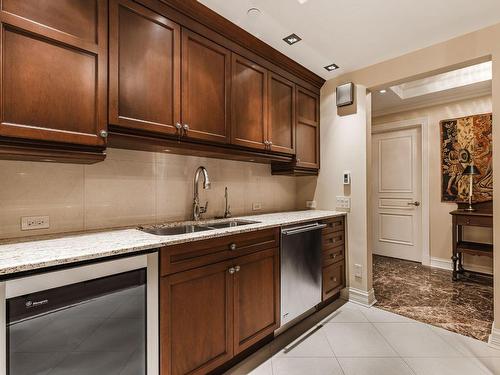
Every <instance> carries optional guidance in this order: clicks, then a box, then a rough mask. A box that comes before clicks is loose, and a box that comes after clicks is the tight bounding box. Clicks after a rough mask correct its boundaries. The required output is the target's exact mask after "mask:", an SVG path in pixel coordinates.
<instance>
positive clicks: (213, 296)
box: [160, 262, 233, 375]
mask: <svg viewBox="0 0 500 375" xmlns="http://www.w3.org/2000/svg"><path fill="white" fill-rule="evenodd" d="M230 265H231V263H229V262H222V263H217V264H215V265H210V266H206V267H201V268H197V269H194V270H191V271H186V272H181V273H177V274H174V275H171V276H168V277H164V278H162V279H161V286H160V293H161V296H160V314H161V315H160V346H161V373H162V374H163V375H181V374H182V375H183V374H206V373H208V372H209V371H211V370H213V369H215V368H216V367H218V366H220V365H222V364H223V363H225V362H227V361H228V360H229V359H230V358H231V357H232V354H233V347H232V339H233V336H232V335H233V327H232V322H233V317H232V314H233V275H231V274H230V273H229V272H228V269H229V267H230Z"/></svg>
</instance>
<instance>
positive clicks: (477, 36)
mask: <svg viewBox="0 0 500 375" xmlns="http://www.w3.org/2000/svg"><path fill="white" fill-rule="evenodd" d="M499 40H500V24H497V25H494V26H491V27H488V28H485V29H482V30H479V31H476V32H473V33H470V34H467V35H463V36H461V37H458V38H454V39H451V40H449V41H446V42H443V43H439V44H436V45H434V46H431V47H427V48H423V49H421V50H418V51H415V52H412V53H408V54H406V55H403V56H400V57H397V58H394V59H391V60H388V61H385V62H382V63H380V64H376V65H372V66H369V67H367V68H364V69H360V70H358V71H355V72H350V73H346V74H344V75H342V76H340V77H337V78H335V79H332V80H331V81H329V82H328V83H327V85H332V86H336V85H338V84H342V83H345V82H354V83H356V84H358V85H363V86H365V87H367V88H369V89H377V88H382V87H386V86H387V85H388V84H394V83H399V82H404V81H407V80H408V79H410V78H412V79H414V78H419V77H426V76H428V75H430V74H435V73H439V72H443V71H446V70H449V69H450V68H458V67H463V66H467V65H470V64H471V63H472V62H481V61H487V60H489V59H491V60H492V62H493V81H492V109H493V118H494V119H496V118H500V43H499ZM358 104H359V103H358ZM332 105H333V104H332ZM494 121H495V120H494ZM321 125H322V126H323V121H322V124H321ZM497 132H498V130H497V128H496V127H495V125H494V126H493V149H494V150H497V149H500V135H499V134H497ZM343 142H345V140H344V139H338V140H337V141H335V142H334V143H333V144H329V146H330V147H335V146H336V145H341V144H342V143H343ZM322 147H324V145H323V140H322ZM359 158H360V160H361V159H363V160H364V159H365V158H366V155H365V153H361V155H360V156H359ZM366 163H367V166H369V165H370V161H369V160H368V161H367V162H366ZM493 164H494V168H493V179H494V181H499V180H500V168H496V165H500V153H495V152H494V153H493ZM498 191H499V190H498V189H496V190H495V192H494V199H493V214H494V220H493V221H494V232H493V242H494V244H495V245H496V244H498V243H500V215H499V214H498V212H500V198H498V197H497V194H498V193H497V192H498ZM365 210H366V211H368V207H366V208H365ZM366 234H367V233H358V234H357V235H360V236H365V235H366ZM350 240H351V239H350V238H348V241H350ZM350 251H351V252H352V249H350ZM357 251H360V252H361V254H359V255H357V256H360V257H363V253H364V254H367V253H369V250H368V248H365V249H361V248H360V249H358V250H357ZM351 255H352V254H351ZM493 262H494V270H495V280H494V287H495V288H494V299H495V302H494V303H495V312H494V315H495V324H494V328H495V329H496V330H497V331H498V332H497V331H495V332H496V334H495V337H494V338H493V341H495V342H494V344H495V345H496V346H499V347H500V308H499V306H500V277H498V275H500V256H499V254H498V252H495V254H494V260H493ZM349 267H352V265H351V264H349ZM365 274H366V277H368V271H365Z"/></svg>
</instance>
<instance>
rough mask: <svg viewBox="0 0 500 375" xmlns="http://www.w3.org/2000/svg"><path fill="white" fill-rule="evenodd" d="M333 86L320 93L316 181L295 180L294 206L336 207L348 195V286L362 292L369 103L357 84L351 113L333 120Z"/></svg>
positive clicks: (366, 266)
mask: <svg viewBox="0 0 500 375" xmlns="http://www.w3.org/2000/svg"><path fill="white" fill-rule="evenodd" d="M335 88H336V85H335V84H333V82H331V81H330V82H327V83H326V84H325V85H324V86H323V88H322V90H321V170H320V173H319V176H318V177H308V178H301V179H299V180H298V181H297V206H298V207H304V205H305V201H306V200H315V201H316V203H317V207H318V208H319V209H336V197H337V196H338V195H339V196H343V195H345V196H348V197H351V200H352V201H351V210H350V212H349V213H348V215H347V238H348V243H347V256H348V265H349V267H348V269H347V271H348V274H349V286H350V287H351V288H354V289H358V290H361V291H365V292H366V291H369V290H370V289H371V288H372V286H371V283H372V280H371V268H372V263H371V256H368V254H367V252H366V247H367V241H368V238H369V237H368V235H369V234H368V216H367V212H366V206H367V202H368V199H369V197H368V191H367V186H368V184H367V181H368V180H369V176H368V174H369V171H370V168H368V165H367V155H369V153H370V150H369V147H370V144H371V126H370V120H371V113H370V111H371V103H370V101H369V100H368V101H367V93H366V88H364V87H361V86H358V87H356V96H357V101H358V102H359V103H360V105H359V106H358V108H357V111H356V113H354V114H351V115H349V116H338V115H337V107H336V105H335V102H336V100H335ZM346 170H348V171H350V172H351V179H352V184H351V185H350V186H344V185H343V181H342V175H343V172H344V171H346ZM354 265H361V266H362V268H363V270H365V272H366V275H363V276H362V277H355V276H354Z"/></svg>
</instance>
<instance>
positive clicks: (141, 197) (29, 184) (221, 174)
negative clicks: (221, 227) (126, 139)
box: [0, 149, 296, 238]
mask: <svg viewBox="0 0 500 375" xmlns="http://www.w3.org/2000/svg"><path fill="white" fill-rule="evenodd" d="M200 165H204V166H205V167H207V169H208V172H209V175H210V179H211V181H212V189H211V190H208V191H205V190H203V189H201V183H200V198H201V202H202V203H203V204H204V202H205V201H206V200H208V201H209V210H208V214H207V215H205V216H207V217H213V216H215V215H222V214H223V213H224V187H225V186H227V187H228V188H229V198H230V204H231V211H232V213H233V215H242V214H251V213H252V203H253V202H261V203H262V206H263V209H262V211H259V212H256V213H262V212H270V211H285V210H293V209H295V203H296V179H295V178H294V177H286V176H271V171H270V166H269V165H263V164H255V163H245V162H237V161H228V160H217V159H208V158H198V157H190V156H180V155H169V154H155V153H147V152H137V151H127V150H117V149H109V150H108V157H107V159H106V160H105V161H104V162H102V163H98V164H94V165H87V166H83V165H72V164H53V163H32V162H18V161H0V181H1V183H0V238H12V237H20V236H29V235H40V234H47V233H60V232H68V231H80V230H92V229H101V228H112V227H119V226H134V225H138V224H146V223H158V222H164V221H171V220H185V219H189V218H190V215H191V204H192V199H193V177H194V172H195V170H196V168H197V167H198V166H200ZM36 215H49V216H50V223H51V228H50V229H48V230H35V231H29V232H26V231H23V232H21V230H20V218H21V216H36Z"/></svg>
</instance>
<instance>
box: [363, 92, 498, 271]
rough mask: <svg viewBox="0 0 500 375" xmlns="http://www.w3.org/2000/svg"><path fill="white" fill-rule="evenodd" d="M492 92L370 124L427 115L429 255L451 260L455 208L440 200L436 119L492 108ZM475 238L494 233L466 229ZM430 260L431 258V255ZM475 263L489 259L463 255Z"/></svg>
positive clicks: (489, 265) (484, 263)
mask: <svg viewBox="0 0 500 375" xmlns="http://www.w3.org/2000/svg"><path fill="white" fill-rule="evenodd" d="M491 110H492V106H491V95H489V96H485V97H481V98H476V99H468V100H461V101H457V102H454V103H448V104H444V105H437V106H432V107H428V108H423V109H418V110H414V111H406V112H400V113H394V114H390V115H386V116H380V117H376V118H374V119H373V120H372V125H373V126H374V127H376V126H377V125H380V124H386V123H390V122H396V121H402V120H412V119H417V118H427V120H428V128H429V135H428V137H429V167H430V168H429V187H430V189H429V191H430V197H429V198H430V199H429V203H430V204H429V214H430V218H429V223H430V253H431V254H430V256H431V258H438V259H440V260H444V261H447V262H450V257H451V231H452V229H451V228H452V226H451V216H450V214H449V212H450V211H452V210H454V209H456V208H457V205H456V204H454V203H443V202H441V149H440V129H439V122H440V121H441V120H446V119H450V118H456V117H462V116H469V115H474V114H481V113H488V112H491ZM468 235H469V237H471V236H473V238H474V239H475V240H478V241H484V242H488V243H492V241H493V233H492V232H491V230H489V229H482V228H481V229H480V230H479V231H477V230H476V231H472V232H469V233H468ZM431 260H432V259H431ZM466 262H469V263H471V264H474V265H481V266H483V267H485V269H484V271H490V272H491V268H492V265H493V264H492V261H491V259H489V258H485V257H471V259H466Z"/></svg>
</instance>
